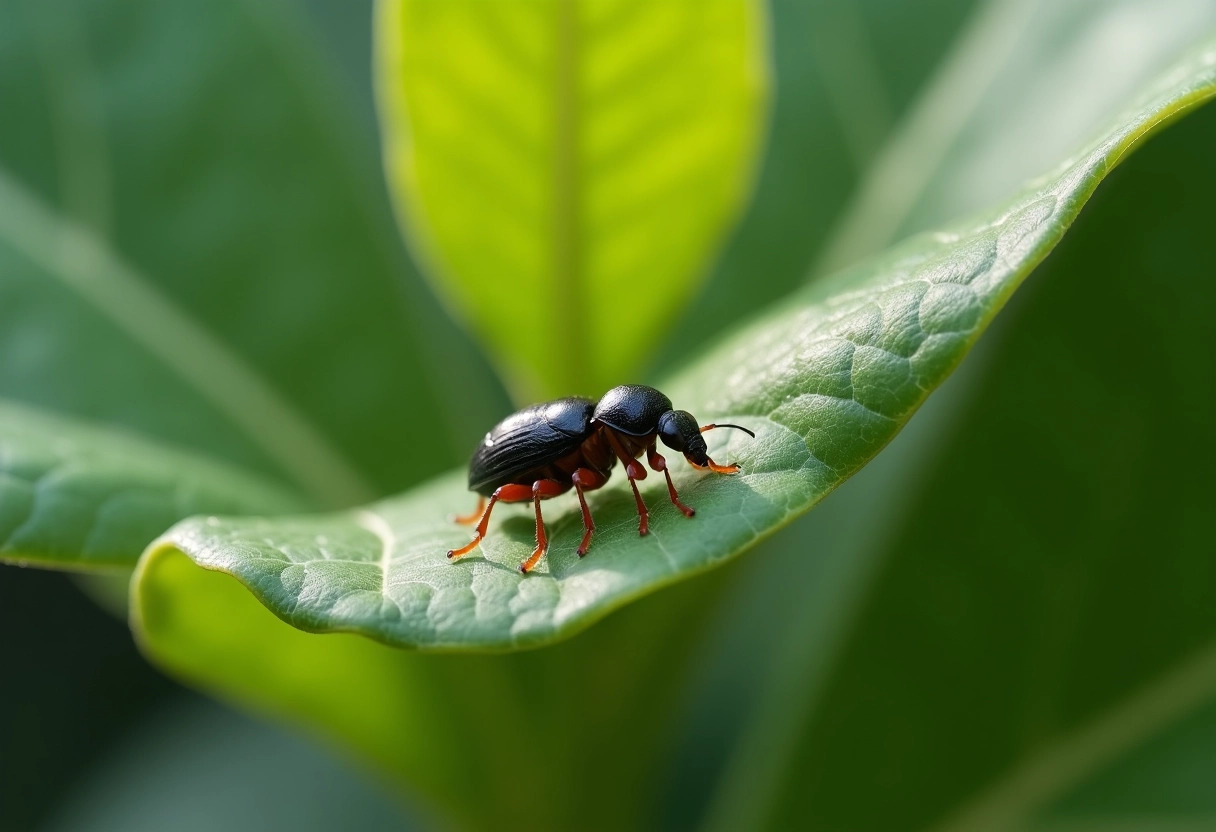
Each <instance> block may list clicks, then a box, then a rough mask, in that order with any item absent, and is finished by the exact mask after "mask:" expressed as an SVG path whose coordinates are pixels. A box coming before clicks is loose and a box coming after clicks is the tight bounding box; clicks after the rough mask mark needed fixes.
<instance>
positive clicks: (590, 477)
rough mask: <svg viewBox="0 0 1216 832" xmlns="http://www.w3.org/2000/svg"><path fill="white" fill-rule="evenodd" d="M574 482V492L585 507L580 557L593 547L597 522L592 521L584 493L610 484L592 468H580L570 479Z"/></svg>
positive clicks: (579, 546) (579, 502)
mask: <svg viewBox="0 0 1216 832" xmlns="http://www.w3.org/2000/svg"><path fill="white" fill-rule="evenodd" d="M570 479H571V480H573V481H574V490H575V491H576V492H577V493H578V504H579V505H580V506H582V507H583V529H584V531H583V542H582V543H580V544H579V545H578V556H579V557H580V558H581V557H582V556H583V555H585V554H587V547H589V546H590V545H591V533H592V532H594V531H595V521H594V520H592V519H591V510H590V509H588V508H587V498H586V497H584V496H583V492H584V491H594V490H595V489H597V488H600V487H601V486H603V484H604V483H606V482H608V477H607V476H605V475H604V474H601V473H599V472H598V471H593V470H591V469H590V468H578V469H576V470H575V472H574V473H573V474H572V475H571V477H570Z"/></svg>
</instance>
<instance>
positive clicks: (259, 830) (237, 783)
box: [38, 697, 433, 832]
mask: <svg viewBox="0 0 1216 832" xmlns="http://www.w3.org/2000/svg"><path fill="white" fill-rule="evenodd" d="M183 698H184V697H183ZM363 774H364V773H363V772H361V771H359V770H358V769H356V768H355V767H354V766H352V765H350V764H349V763H348V762H347V761H345V760H342V759H340V758H335V757H334V756H332V755H328V754H326V753H324V752H323V751H321V750H320V749H318V748H317V747H316V745H315V744H314V743H311V742H309V741H307V740H306V739H305V738H302V737H299V736H297V735H295V734H292V733H289V732H286V731H283V730H282V729H279V728H276V727H275V726H272V725H268V724H266V723H265V722H259V721H257V720H253V719H250V718H248V717H244V716H241V715H239V714H236V713H233V712H232V711H230V710H228V709H227V708H223V707H221V706H218V705H215V704H213V703H210V702H206V701H197V697H189V698H185V701H178V702H175V703H173V704H172V705H171V706H170V707H168V708H164V709H162V710H160V711H159V712H157V713H154V714H152V715H151V716H150V718H149V719H147V720H146V721H145V722H144V723H143V724H142V725H140V726H138V728H137V730H135V731H133V732H131V735H129V736H127V737H124V738H123V741H122V742H121V743H120V745H119V747H118V748H117V749H115V751H114V752H112V753H110V754H107V755H106V756H105V757H103V758H102V759H101V760H99V761H98V762H97V764H96V765H94V766H92V767H91V770H89V771H88V772H87V773H86V775H85V776H84V777H83V778H81V779H82V781H83V782H80V783H75V784H73V785H74V788H73V789H72V790H71V791H70V792H69V793H68V795H67V796H66V798H65V799H64V800H63V801H61V802H60V803H59V805H57V806H55V808H54V811H53V814H52V816H51V818H50V819H49V820H48V821H47V822H45V823H43V824H39V826H38V828H39V829H41V830H45V832H91V830H97V832H102V831H103V830H115V829H121V830H123V832H161V830H165V829H173V830H175V832H214V830H217V829H224V830H228V832H278V831H279V830H292V832H332V830H334V829H358V830H360V832H374V831H375V830H383V832H406V830H412V829H429V828H433V826H432V825H431V824H426V825H423V824H422V823H420V822H419V821H420V819H419V818H415V817H411V816H410V815H409V814H408V813H407V812H406V811H404V810H403V807H402V806H401V805H400V804H399V803H397V802H394V801H392V800H390V799H389V796H388V795H387V794H385V793H383V789H382V788H376V786H377V785H379V784H376V783H373V782H369V780H368V779H367V778H366V777H364V776H362V775H363Z"/></svg>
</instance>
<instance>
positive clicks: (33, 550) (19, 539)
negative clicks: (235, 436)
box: [0, 400, 305, 569]
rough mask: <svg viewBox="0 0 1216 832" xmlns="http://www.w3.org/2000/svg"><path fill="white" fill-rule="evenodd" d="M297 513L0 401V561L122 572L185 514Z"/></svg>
mask: <svg viewBox="0 0 1216 832" xmlns="http://www.w3.org/2000/svg"><path fill="white" fill-rule="evenodd" d="M304 506H305V503H303V502H302V501H301V499H300V498H299V497H296V496H293V495H291V494H290V493H288V492H287V491H285V490H284V489H283V488H281V487H280V486H277V485H274V484H273V483H270V482H268V481H266V480H264V479H261V478H259V477H254V476H251V475H249V474H247V473H245V472H243V471H241V470H240V469H237V468H234V467H232V466H228V465H222V464H219V463H216V462H213V461H211V460H208V459H205V458H203V457H200V456H198V455H197V454H190V453H186V452H184V451H179V450H177V449H175V448H172V447H169V446H166V445H164V444H163V443H157V442H152V441H150V440H147V439H144V438H142V437H138V436H135V435H133V434H128V433H126V432H124V431H121V430H117V429H113V428H107V427H102V426H98V425H91V424H87V423H85V422H81V421H78V420H75V419H68V418H65V417H62V416H57V415H55V414H51V413H47V412H45V411H41V410H36V409H33V408H30V407H26V406H24V405H19V404H16V403H13V402H8V401H3V400H0V561H8V562H16V563H21V564H32V565H37V566H45V567H53V568H64V569H91V568H99V567H107V566H128V567H129V566H132V565H134V563H135V560H136V558H138V557H139V553H140V552H142V551H143V549H144V547H146V546H147V545H148V543H149V542H151V541H152V540H153V539H154V538H155V537H156V536H157V535H159V534H161V533H162V532H163V531H164V530H165V529H166V528H168V527H169V526H170V525H172V524H173V523H174V522H176V521H178V520H180V519H182V518H184V517H188V516H190V515H192V514H199V513H200V512H203V513H205V512H238V513H242V514H245V513H265V514H273V513H281V512H284V511H293V510H300V509H301V508H303V507H304Z"/></svg>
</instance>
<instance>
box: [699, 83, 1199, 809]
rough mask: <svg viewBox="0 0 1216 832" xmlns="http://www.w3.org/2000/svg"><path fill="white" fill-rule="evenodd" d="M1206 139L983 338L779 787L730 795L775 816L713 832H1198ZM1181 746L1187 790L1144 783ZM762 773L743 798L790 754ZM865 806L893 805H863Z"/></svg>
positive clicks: (1097, 214) (1081, 236)
mask: <svg viewBox="0 0 1216 832" xmlns="http://www.w3.org/2000/svg"><path fill="white" fill-rule="evenodd" d="M1213 136H1216V108H1214V107H1211V106H1208V107H1205V108H1204V109H1203V110H1202V111H1200V112H1198V113H1196V114H1195V115H1194V116H1193V117H1190V118H1188V119H1187V120H1186V122H1185V123H1183V124H1181V125H1178V126H1177V127H1174V128H1171V129H1170V130H1168V131H1166V133H1165V135H1162V136H1161V137H1159V138H1158V139H1155V140H1154V141H1153V142H1152V143H1151V144H1150V145H1149V146H1148V147H1147V148H1145V150H1144V151H1143V152H1141V153H1138V154H1137V155H1136V156H1135V157H1134V158H1133V159H1131V160H1130V161H1129V162H1128V163H1127V164H1126V165H1124V166H1122V167H1121V168H1120V169H1119V170H1117V171H1115V172H1114V173H1113V174H1112V175H1111V177H1110V182H1109V183H1108V185H1106V186H1103V188H1102V189H1101V190H1100V191H1099V192H1098V194H1097V195H1096V196H1095V198H1094V200H1093V202H1092V204H1091V205H1090V206H1089V207H1087V208H1086V210H1085V212H1084V213H1083V214H1082V215H1081V217H1080V219H1079V221H1078V222H1077V225H1076V227H1075V228H1074V229H1073V230H1072V231H1070V232H1069V234H1068V236H1067V237H1066V238H1065V239H1064V240H1063V242H1062V243H1061V245H1060V246H1059V248H1058V249H1057V250H1056V251H1055V252H1054V253H1053V254H1052V256H1051V257H1050V258H1049V259H1048V261H1047V262H1046V263H1044V264H1043V266H1042V267H1041V268H1040V270H1039V272H1038V273H1036V276H1035V278H1034V281H1033V283H1032V284H1030V285H1028V286H1027V287H1026V289H1024V290H1023V291H1022V292H1021V293H1019V294H1020V297H1019V298H1018V301H1017V305H1016V308H1011V309H1010V310H1009V313H1010V314H1007V315H1006V316H1003V317H1004V323H1005V325H1004V326H1002V327H1000V331H999V332H998V331H994V332H992V333H991V335H992V336H996V340H995V342H994V341H993V340H992V339H991V338H990V337H986V338H985V339H984V340H985V342H986V344H988V345H989V346H990V347H991V349H990V350H989V351H988V353H987V354H986V355H985V356H983V357H982V363H981V365H980V366H979V367H978V368H977V370H979V371H980V374H979V376H978V377H977V379H976V381H978V382H979V383H978V384H977V385H976V388H975V389H974V390H973V391H972V394H971V396H970V400H969V402H967V404H966V406H965V408H964V410H963V412H962V414H961V416H962V418H961V419H960V420H959V425H958V426H957V427H956V429H955V430H953V431H952V432H951V435H950V438H949V441H947V442H945V443H942V446H941V447H940V450H939V452H938V453H937V455H936V456H937V458H936V461H935V462H934V463H933V464H930V465H926V466H924V467H923V468H922V469H921V471H920V487H919V488H916V489H913V488H909V493H908V494H907V496H906V503H905V505H904V506H903V511H902V512H901V514H902V519H901V520H900V522H898V523H894V524H892V527H891V528H890V529H889V530H888V531H887V534H886V536H885V537H886V540H885V542H884V543H883V545H882V546H881V549H880V552H879V554H878V555H877V560H878V562H879V563H880V564H881V567H880V568H877V569H875V570H874V572H875V579H874V581H873V583H872V585H871V586H869V587H867V591H866V592H865V594H864V596H863V597H862V599H861V602H860V603H859V605H858V609H857V610H856V611H855V613H854V615H853V616H852V626H848V627H846V628H845V635H844V637H843V638H841V640H840V646H839V654H838V656H837V658H836V661H835V662H834V663H833V664H832V665H831V666H830V668H829V670H828V672H826V673H825V674H824V676H825V678H824V680H823V682H822V684H821V685H820V687H819V688H818V689H817V690H815V691H814V692H813V693H811V694H810V695H808V691H807V689H806V688H805V687H803V688H800V687H799V686H798V685H788V684H787V685H780V687H782V688H784V689H783V690H782V691H781V693H780V696H779V698H780V699H781V700H783V701H786V702H788V703H790V706H789V707H786V708H784V709H783V710H782V712H781V714H780V715H779V717H778V718H777V719H776V721H775V724H773V725H771V726H770V727H771V728H772V729H774V730H775V731H780V732H782V734H783V735H784V736H785V737H787V738H788V739H785V740H782V741H781V742H779V743H777V745H779V746H781V750H780V751H779V752H777V753H778V756H779V757H780V758H781V763H780V764H779V766H778V767H777V768H776V769H775V770H770V771H768V774H769V775H770V779H769V780H768V782H767V784H766V783H765V781H764V780H763V779H761V780H759V781H758V780H755V779H752V778H751V777H750V776H743V777H739V778H738V779H737V780H731V778H730V776H729V775H728V777H727V778H724V780H723V782H724V783H725V782H727V781H728V780H730V782H731V787H730V788H731V791H734V792H737V793H738V796H739V797H743V796H744V795H747V791H748V786H749V785H750V786H753V787H757V788H759V789H761V790H763V791H767V792H770V794H769V799H768V800H765V799H764V798H761V799H760V807H759V811H757V807H756V806H755V805H754V802H755V800H756V797H755V796H754V795H752V796H748V797H745V798H744V799H745V801H746V804H748V805H746V809H747V811H745V812H744V813H742V814H741V813H739V812H737V811H736V812H730V813H726V812H722V813H713V817H714V818H715V819H716V820H718V821H719V822H720V825H717V826H716V827H715V828H720V829H733V828H739V827H738V826H737V824H738V823H740V822H742V823H743V824H744V826H745V827H746V828H773V829H782V828H787V827H788V826H789V825H790V824H791V823H794V822H796V821H797V820H799V819H802V818H806V817H808V815H813V816H814V817H815V818H816V819H817V821H818V822H819V823H820V824H822V826H823V827H824V828H836V827H839V826H842V825H845V826H848V827H850V828H857V829H887V828H891V827H892V826H898V827H900V828H933V829H985V830H989V829H991V830H1001V829H1032V828H1040V827H1041V828H1045V829H1051V828H1056V827H1055V826H1054V825H1053V823H1052V822H1051V821H1053V820H1054V821H1057V822H1059V823H1060V827H1059V828H1061V829H1066V828H1082V827H1083V823H1084V822H1085V821H1086V820H1088V821H1089V822H1091V823H1093V825H1094V827H1096V828H1112V827H1113V828H1120V826H1121V825H1126V826H1127V827H1128V828H1147V829H1157V828H1170V826H1169V824H1168V823H1166V822H1164V821H1166V820H1167V819H1169V818H1171V817H1173V818H1174V819H1175V820H1176V822H1177V823H1178V825H1180V826H1182V827H1183V828H1185V827H1186V826H1187V822H1188V821H1189V822H1190V823H1191V825H1192V826H1194V827H1196V828H1203V826H1204V825H1206V823H1207V822H1208V819H1209V818H1210V814H1211V809H1212V803H1211V799H1210V798H1211V795H1212V790H1211V786H1210V784H1211V772H1212V770H1213V768H1212V765H1213V762H1212V750H1213V746H1212V745H1211V744H1210V737H1211V728H1210V727H1208V728H1206V729H1205V728H1202V727H1201V726H1196V725H1195V721H1196V718H1197V717H1202V714H1203V713H1204V712H1207V713H1208V714H1210V713H1211V712H1212V709H1213V706H1214V705H1216V606H1214V605H1213V604H1212V598H1213V597H1216V558H1214V557H1213V544H1212V535H1211V528H1210V522H1209V521H1208V518H1209V516H1210V514H1211V512H1210V507H1211V505H1212V503H1213V500H1216V486H1214V485H1213V483H1212V480H1211V477H1210V471H1211V468H1212V463H1213V461H1214V460H1216V434H1214V433H1213V432H1212V430H1211V429H1210V426H1211V416H1210V414H1211V412H1212V407H1213V402H1216V377H1214V376H1213V374H1212V373H1211V372H1210V368H1211V356H1212V355H1213V354H1216V330H1214V329H1213V327H1212V326H1211V318H1212V312H1213V310H1214V309H1216V284H1213V282H1212V280H1211V267H1210V237H1211V227H1212V220H1211V196H1212V193H1213V192H1214V191H1216V155H1213V154H1212V152H1211V150H1212V145H1213ZM977 357H979V356H977ZM968 364H970V361H969V362H968ZM883 456H884V457H885V456H886V454H884V455H883ZM865 473H868V470H867V472H865ZM841 496H843V494H842V495H841ZM773 625H775V626H778V627H780V628H781V629H782V631H785V630H786V629H787V628H788V629H791V630H792V629H793V626H792V625H791V624H788V623H787V622H785V621H777V622H773V624H771V625H770V626H773ZM797 673H798V671H797V670H793V669H791V668H783V670H782V673H781V675H782V676H784V677H786V678H787V679H788V677H789V676H791V675H796V674H797ZM763 686H764V687H766V688H770V689H771V688H776V687H779V685H778V684H777V679H776V678H765V679H764V684H763ZM772 702H773V700H771V699H768V698H767V697H766V698H765V700H764V701H762V702H759V703H757V709H756V713H757V714H759V713H761V712H762V711H763V710H764V709H765V708H766V707H771V705H772ZM1200 722H1202V719H1200ZM1209 722H1210V716H1209ZM792 726H797V727H796V728H793V729H792ZM1192 730H1194V731H1195V733H1194V734H1191V735H1190V740H1192V741H1193V745H1192V749H1191V755H1192V757H1191V761H1190V764H1189V767H1185V766H1184V767H1180V769H1179V770H1177V772H1176V773H1175V775H1174V776H1171V774H1170V772H1169V771H1168V770H1156V771H1155V773H1152V772H1153V766H1152V764H1151V759H1152V755H1153V748H1154V747H1157V746H1160V744H1162V743H1166V742H1171V738H1172V742H1174V743H1176V744H1177V743H1178V742H1179V739H1180V737H1179V735H1180V734H1183V735H1185V734H1189V733H1190V732H1191V731H1192ZM764 736H765V737H768V738H771V737H772V736H773V733H772V732H769V733H767V734H766V735H764ZM757 739H763V737H757ZM1205 739H1206V741H1207V743H1208V745H1207V746H1206V754H1204V753H1203V747H1204V746H1203V742H1204V741H1205ZM880 743H881V744H882V747H883V749H884V753H883V760H882V763H881V765H879V766H877V767H876V763H875V757H874V754H873V753H872V749H873V748H874V747H875V745H876V744H880ZM750 750H751V751H752V752H753V753H752V754H750V755H747V756H741V758H740V759H738V760H736V761H735V763H736V765H735V766H732V769H733V771H732V774H736V775H737V774H738V773H739V772H743V771H747V768H746V767H747V765H748V763H758V762H759V761H761V760H767V759H770V758H771V757H772V756H773V755H774V753H775V752H774V744H773V743H764V742H762V741H761V742H757V743H754V744H751V748H750ZM761 768H762V769H763V766H761ZM1128 769H1131V770H1133V771H1136V772H1137V774H1138V775H1139V777H1138V779H1137V783H1138V788H1136V789H1132V788H1131V785H1130V783H1129V782H1128V781H1129V778H1128ZM896 772H898V773H899V774H898V776H897V775H896V774H895V773H896ZM1120 772H1122V774H1120ZM1183 772H1189V775H1188V774H1184V773H1183ZM759 777H761V778H763V777H764V771H763V770H762V771H761V773H760V774H759ZM1188 777H1194V778H1196V779H1197V780H1199V781H1202V785H1199V784H1198V783H1196V784H1194V786H1193V787H1192V789H1193V791H1194V796H1192V797H1189V798H1188V797H1187V795H1186V792H1187V790H1188ZM1120 781H1121V782H1120ZM876 782H883V783H884V787H883V795H884V799H883V801H882V802H881V805H879V804H877V803H866V802H864V798H865V796H866V795H868V794H871V793H872V791H873V788H874V787H875V783H876ZM1112 782H1113V783H1119V786H1118V787H1117V789H1110V788H1109V787H1110V785H1111V784H1112ZM1102 783H1106V784H1107V788H1108V789H1109V790H1101V789H1100V788H1099V787H1100V785H1101V784H1102ZM1200 797H1206V798H1207V799H1206V800H1202V799H1198V798H1200ZM732 808H736V809H737V808H738V807H732ZM1192 811H1197V812H1198V813H1199V814H1198V816H1197V817H1195V818H1191V817H1190V815H1189V813H1190V812H1192ZM1084 813H1088V818H1084V817H1077V816H1078V815H1083V814H1084ZM1069 816H1072V820H1073V821H1074V822H1075V824H1076V825H1075V826H1069V825H1068V823H1067V821H1068V820H1069ZM1040 818H1043V819H1044V821H1043V822H1042V823H1040V822H1039V819H1040Z"/></svg>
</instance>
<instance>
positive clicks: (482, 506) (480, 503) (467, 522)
mask: <svg viewBox="0 0 1216 832" xmlns="http://www.w3.org/2000/svg"><path fill="white" fill-rule="evenodd" d="M485 510H486V498H485V497H483V496H482V495H480V494H478V495H477V508H475V509H473V511H472V512H471V513H469V514H453V515H452V522H453V523H459V524H460V525H462V526H471V525H473V524H474V523H476V522H477V521H478V520H480V519H481V513H482V512H483V511H485Z"/></svg>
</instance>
